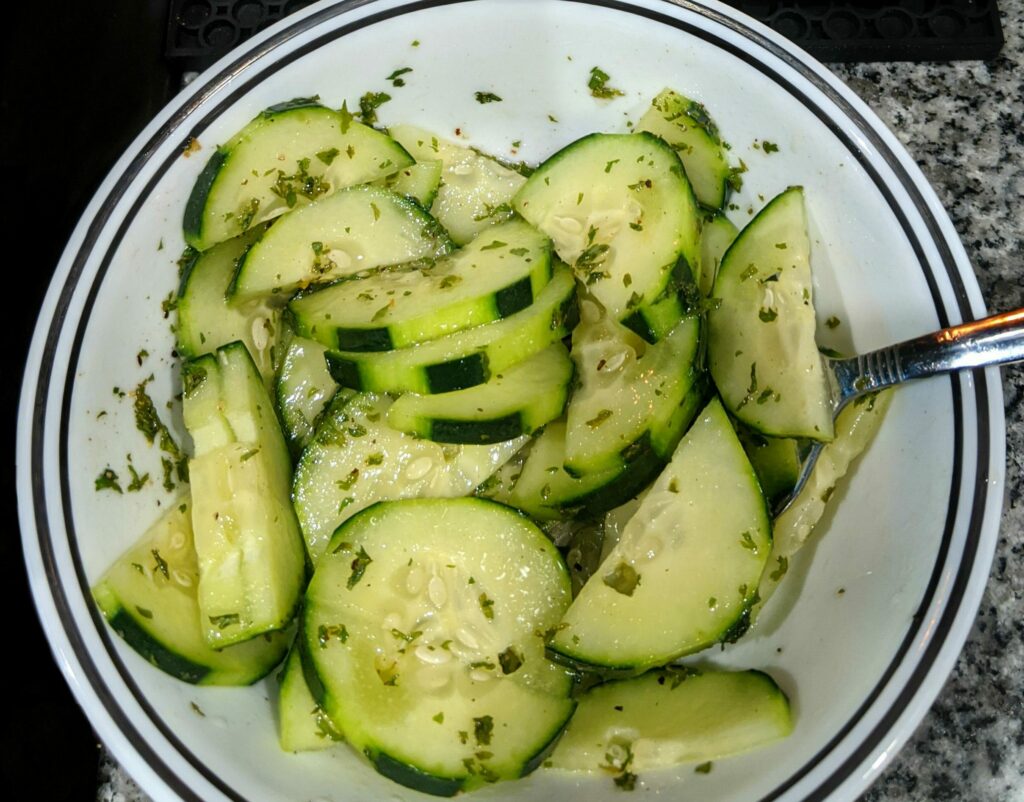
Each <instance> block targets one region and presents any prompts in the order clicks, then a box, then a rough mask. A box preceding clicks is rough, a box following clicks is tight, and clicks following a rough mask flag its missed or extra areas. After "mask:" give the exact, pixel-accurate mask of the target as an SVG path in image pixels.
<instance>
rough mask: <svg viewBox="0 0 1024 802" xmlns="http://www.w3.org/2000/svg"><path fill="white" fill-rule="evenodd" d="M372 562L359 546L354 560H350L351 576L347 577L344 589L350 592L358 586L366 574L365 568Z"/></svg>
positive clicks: (364, 550)
mask: <svg viewBox="0 0 1024 802" xmlns="http://www.w3.org/2000/svg"><path fill="white" fill-rule="evenodd" d="M372 562H373V558H372V557H370V555H369V554H367V553H366V549H364V548H363V547H362V546H360V547H359V551H358V553H357V554H356V557H355V559H354V560H352V574H351V575H350V576H349V578H348V582H346V583H345V587H347V588H348V589H349V590H352V588H354V587H355V586H356V585H358V584H359V580H360V579H362V578H363V574H365V573H366V567H367V566H368V565H369V564H370V563H372Z"/></svg>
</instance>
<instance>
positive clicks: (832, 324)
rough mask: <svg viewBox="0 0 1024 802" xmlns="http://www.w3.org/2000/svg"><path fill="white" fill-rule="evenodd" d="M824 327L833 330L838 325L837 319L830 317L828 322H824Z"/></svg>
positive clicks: (833, 316)
mask: <svg viewBox="0 0 1024 802" xmlns="http://www.w3.org/2000/svg"><path fill="white" fill-rule="evenodd" d="M825 325H826V326H827V327H828V328H830V329H834V328H836V327H837V326H838V325H839V318H837V317H836V316H835V315H832V316H831V317H830V318H829V319H828V320H826V321H825Z"/></svg>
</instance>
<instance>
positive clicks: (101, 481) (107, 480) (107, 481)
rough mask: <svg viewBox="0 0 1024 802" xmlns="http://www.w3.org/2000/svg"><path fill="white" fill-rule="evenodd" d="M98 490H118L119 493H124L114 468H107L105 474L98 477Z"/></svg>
mask: <svg viewBox="0 0 1024 802" xmlns="http://www.w3.org/2000/svg"><path fill="white" fill-rule="evenodd" d="M96 489H97V490H116V491H117V492H118V493H121V494H123V493H124V491H123V490H122V489H121V483H120V482H119V481H118V479H117V474H116V473H114V470H113V468H107V469H106V470H104V471H103V473H101V474H100V475H99V476H97V477H96Z"/></svg>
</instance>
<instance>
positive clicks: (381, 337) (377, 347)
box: [300, 327, 395, 353]
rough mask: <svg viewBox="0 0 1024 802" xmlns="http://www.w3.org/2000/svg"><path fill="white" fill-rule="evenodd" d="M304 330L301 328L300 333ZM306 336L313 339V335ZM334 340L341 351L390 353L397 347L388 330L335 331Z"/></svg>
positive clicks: (339, 329) (338, 329)
mask: <svg viewBox="0 0 1024 802" xmlns="http://www.w3.org/2000/svg"><path fill="white" fill-rule="evenodd" d="M302 328H305V327H302ZM301 330H302V329H301V328H300V331H301ZM306 336H310V337H312V338H313V339H317V338H316V337H313V333H312V332H309V333H308V334H307V335H306ZM334 340H335V343H336V344H337V348H338V350H341V351H357V352H360V353H362V352H366V351H390V350H392V349H393V348H394V347H395V345H394V343H393V342H392V340H391V332H390V331H389V330H388V329H386V328H378V329H342V328H337V329H335V330H334Z"/></svg>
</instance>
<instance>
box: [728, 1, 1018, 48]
mask: <svg viewBox="0 0 1024 802" xmlns="http://www.w3.org/2000/svg"><path fill="white" fill-rule="evenodd" d="M724 2H726V3H728V4H729V5H731V6H734V7H735V8H738V9H739V10H740V11H743V12H744V13H746V14H749V15H750V16H752V17H754V18H755V19H757V20H759V21H760V22H763V23H764V24H765V25H767V26H768V27H770V28H773V29H774V30H776V31H777V32H779V33H781V34H782V35H783V36H785V37H787V38H789V39H791V40H793V41H794V42H795V43H796V44H798V45H800V47H802V48H803V49H804V50H806V51H807V52H808V53H810V54H811V55H812V56H814V57H815V58H817V59H818V60H820V61H825V62H846V61H960V60H969V59H991V58H995V57H996V55H997V54H998V53H999V50H1000V49H1001V48H1002V46H1003V29H1002V26H1001V24H1000V21H999V8H998V6H997V4H996V0H724Z"/></svg>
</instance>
